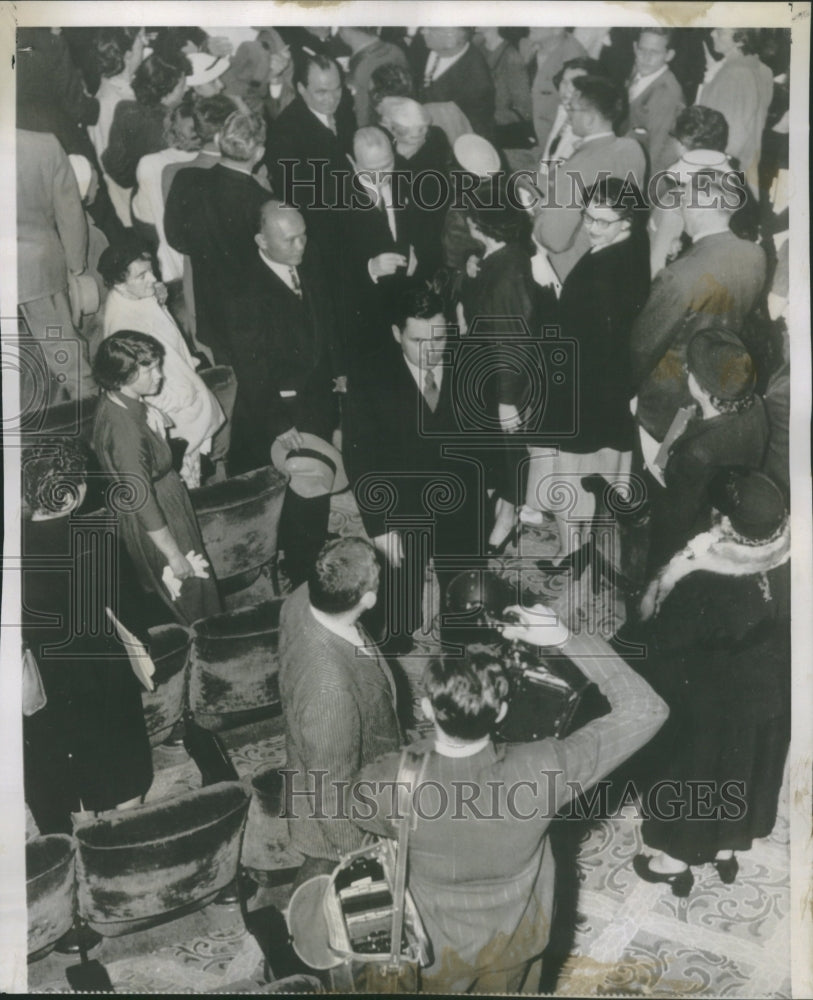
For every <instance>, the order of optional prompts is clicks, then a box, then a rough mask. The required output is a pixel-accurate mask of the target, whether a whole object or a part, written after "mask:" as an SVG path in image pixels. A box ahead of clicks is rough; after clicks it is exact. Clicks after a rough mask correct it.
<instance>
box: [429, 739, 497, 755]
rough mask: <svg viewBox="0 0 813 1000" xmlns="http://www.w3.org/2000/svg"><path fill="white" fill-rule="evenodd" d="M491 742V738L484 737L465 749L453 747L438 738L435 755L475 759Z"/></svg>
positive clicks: (467, 745)
mask: <svg viewBox="0 0 813 1000" xmlns="http://www.w3.org/2000/svg"><path fill="white" fill-rule="evenodd" d="M490 742H491V737H490V736H484V737H483V738H482V739H480V740H477V741H476V742H475V743H468V744H466V746H463V747H453V746H450V745H449V744H448V743H443V742H441V740H439V739H438V737H437V736H436V737H435V753H438V754H440V756H441V757H473V756H474V755H475V754H478V753H480V751H481V750H485V748H486V747H487V746H488V745H489V743H490Z"/></svg>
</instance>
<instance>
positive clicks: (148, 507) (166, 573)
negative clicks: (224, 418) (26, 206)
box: [93, 330, 223, 625]
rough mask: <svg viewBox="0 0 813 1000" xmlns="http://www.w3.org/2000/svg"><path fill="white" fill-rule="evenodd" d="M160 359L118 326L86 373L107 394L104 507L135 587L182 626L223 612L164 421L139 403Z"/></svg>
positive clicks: (103, 405)
mask: <svg viewBox="0 0 813 1000" xmlns="http://www.w3.org/2000/svg"><path fill="white" fill-rule="evenodd" d="M163 359H164V348H163V346H162V345H161V344H160V343H159V342H158V341H157V340H156V339H155V338H154V337H150V336H149V335H148V334H145V333H136V332H134V331H132V330H120V331H119V332H118V333H114V334H113V335H112V336H111V337H109V338H108V339H107V340H104V341H102V343H101V345H100V347H99V350H98V351H97V353H96V358H95V360H94V362H93V374H94V377H95V379H96V381H97V382H98V384H99V385H100V386H101V387H102V388H103V389H105V390H107V391H106V392H103V393H102V395H101V398H100V400H99V407H98V409H97V410H96V420H95V424H94V428H93V448H94V450H95V452H96V455H97V457H98V459H99V464H100V465H101V467H102V469H103V470H104V471H105V472H106V473H108V475H109V476H110V477H111V479H112V480H113V481H114V485H113V487H111V489H110V490H109V492H108V496H109V498H110V505H111V507H112V509H113V510H114V512H115V513H117V514H118V515H119V525H120V528H121V532H122V535H123V537H124V541H125V544H126V546H127V550H128V552H129V553H130V558H131V559H132V560H133V563H134V564H135V567H136V572H137V573H138V577H139V580H140V581H141V585H142V587H143V588H144V590H146V591H148V592H151V593H155V594H158V595H159V596H160V597H161V598H162V599H163V600H164V601H165V602H166V603H167V604H168V605H169V607H170V608H171V609H172V611H173V613H174V615H175V617H176V618H177V619H178V621H179V622H181V624H183V625H189V624H191V623H192V622H194V621H197V619H198V618H205V617H208V616H209V615H214V614H218V613H219V612H220V611H222V610H223V609H222V606H221V603H220V597H219V595H218V592H217V585H216V584H215V581H214V579H212V577H211V575H210V573H209V572H208V571H207V567H208V562H207V560H206V558H205V555H206V553H205V550H204V547H203V540H202V538H201V535H200V529H199V528H198V523H197V520H196V518H195V512H194V510H193V509H192V503H191V501H190V499H189V494H188V493H187V491H186V487H185V486H184V484H183V482H182V480H181V478H180V476H179V475H178V473H177V472H176V471H175V469H174V468H173V467H172V452H171V451H170V447H169V445H168V444H167V439H166V427H165V419H164V417H163V414H162V413H161V412H160V411H159V410H157V409H155V407H153V406H150V405H149V404H148V403H147V402H146V400H145V397H149V396H153V395H155V394H156V393H157V392H158V390H159V388H160V385H161V380H162V378H163V374H162V370H161V366H162V363H163Z"/></svg>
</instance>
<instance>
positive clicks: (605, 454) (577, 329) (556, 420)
mask: <svg viewBox="0 0 813 1000" xmlns="http://www.w3.org/2000/svg"><path fill="white" fill-rule="evenodd" d="M643 204H644V202H643V199H642V197H641V196H640V194H639V193H638V192H637V191H635V190H633V188H632V186H631V185H630V184H629V183H628V182H626V181H622V180H620V179H619V178H617V177H609V178H607V179H606V180H602V181H599V182H598V183H597V184H596V185H595V186H594V187H593V188H592V189H591V190H590V192H589V193H588V197H587V199H586V205H585V207H584V209H583V210H582V224H583V225H584V228H585V230H586V231H587V235H588V237H589V239H590V243H591V248H590V250H588V252H587V253H586V254H585V255H584V256H583V257H582V258H581V259H580V260H579V261H578V262H577V263H576V266H575V267H574V268H573V270H572V271H571V272H570V274H569V275H568V276H567V279H566V281H565V283H564V285H563V286H562V294H561V298H560V300H559V322H560V325H561V336H562V338H563V339H564V340H565V341H571V342H572V341H575V344H576V347H577V351H576V354H575V366H574V369H573V370H574V373H575V384H574V389H575V404H576V411H575V415H576V419H575V421H574V419H573V416H572V415H571V413H570V412H569V411H570V408H571V407H572V406H573V394H572V393H571V394H562V395H561V396H556V395H555V394H554V393H551V398H550V402H549V405H548V406H546V408H545V414H544V418H543V424H542V429H543V431H545V432H546V433H547V434H551V435H555V434H556V433H557V432H560V434H561V437H560V438H559V441H560V442H561V444H560V447H559V453H558V455H555V454H552V453H551V449H550V448H535V447H533V448H532V449H531V455H532V461H531V469H530V474H529V482H528V490H527V495H526V504H527V507H528V508H530V511H525V512H523V520H525V519H526V517H527V520H529V521H530V522H531V523H533V522H534V521H535V520H540V521H541V516H540V515H539V513H538V512H539V511H541V510H544V509H546V502H547V503H550V502H551V500H553V499H555V495H554V493H553V490H555V488H556V483H558V482H559V481H564V482H566V483H567V487H568V491H570V490H572V494H573V496H574V498H575V503H574V505H573V506H571V507H570V509H569V510H568V511H565V512H562V511H556V512H555V513H556V518H557V524H558V528H559V535H560V539H561V555H562V556H567V555H568V554H570V552H571V551H572V550H573V548H578V545H577V544H575V542H574V538H575V537H577V536H576V533H574V532H571V531H570V527H571V525H572V523H573V520H574V519H578V520H580V521H582V522H589V521H590V520H591V519H592V517H593V513H594V511H595V499H594V497H593V495H592V494H591V493H589V492H587V491H586V490H585V489H584V488H583V485H582V482H581V479H582V477H583V476H588V475H592V474H600V475H603V476H605V477H607V478H608V479H611V480H612V479H615V478H617V477H622V478H623V477H626V476H628V475H629V471H630V464H631V459H632V445H633V431H634V426H633V420H632V415H631V413H630V409H629V400H630V397H631V395H632V387H631V385H630V381H629V372H630V359H629V335H630V329H631V328H632V324H633V321H634V319H635V317H636V316H637V315H638V313H639V312H640V310H641V308H642V306H643V304H644V303H645V302H646V299H647V296H648V294H649V249H648V244H647V237H646V231H645V225H646V220H645V219H644V218H643V217H642V216H643V212H642V211H641V210H640V206H641V205H643ZM636 206H637V209H636ZM568 431H569V433H568ZM557 443H559V442H557ZM534 514H536V518H535V517H534Z"/></svg>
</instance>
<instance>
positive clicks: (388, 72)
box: [370, 63, 415, 108]
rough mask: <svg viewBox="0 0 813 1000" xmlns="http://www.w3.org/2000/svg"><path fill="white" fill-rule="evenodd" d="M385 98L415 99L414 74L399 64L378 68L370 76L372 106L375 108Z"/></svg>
mask: <svg viewBox="0 0 813 1000" xmlns="http://www.w3.org/2000/svg"><path fill="white" fill-rule="evenodd" d="M385 97H412V98H414V97H415V82H414V81H413V79H412V74H411V73H410V72H409V70H408V69H404V67H403V66H399V65H398V63H384V64H383V66H376V68H375V69H374V70H373V72H372V73H371V74H370V104H371V105H372V106H373V107H374V108H375V107H377V106H378V104H379V102H380V101H382V100H383V99H384V98H385Z"/></svg>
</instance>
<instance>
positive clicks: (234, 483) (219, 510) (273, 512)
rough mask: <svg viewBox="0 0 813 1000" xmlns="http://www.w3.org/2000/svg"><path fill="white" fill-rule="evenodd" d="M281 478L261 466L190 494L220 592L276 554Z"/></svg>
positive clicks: (282, 495) (250, 575) (251, 574)
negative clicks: (232, 581)
mask: <svg viewBox="0 0 813 1000" xmlns="http://www.w3.org/2000/svg"><path fill="white" fill-rule="evenodd" d="M287 482H288V478H287V476H286V475H284V474H283V473H281V472H278V471H277V470H276V469H272V468H271V467H270V466H266V467H264V468H262V469H254V470H253V471H252V472H247V473H245V474H244V475H242V476H234V477H233V478H231V479H227V480H226V481H225V482H222V483H214V484H212V485H211V486H203V487H201V488H200V489H197V490H192V491H191V492H190V497H191V499H192V504H193V506H194V508H195V513H196V514H197V518H198V524H199V525H200V530H201V533H202V535H203V543H204V545H205V547H206V552H207V554H208V556H209V559H210V560H211V563H212V569H213V570H214V574H215V576H216V577H217V579H218V582H219V583H220V585H221V587H222V588H224V589H225V590H226V591H228V590H233V589H236V587H235V585H231V586H230V583H229V581H230V580H231V578H234V577H239V578H241V579H240V581H239V586H241V587H245V586H248V584H250V583H251V582H252V579H253V578H256V576H257V575H258V574H259V571H260V569H261V568H262V567H263V566H266V565H268V564H269V563H271V562H272V561H273V560H274V558H275V557H276V554H277V533H278V527H279V519H280V515H281V514H282V502H283V500H284V499H285V487H286V485H287ZM236 582H237V581H236Z"/></svg>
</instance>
